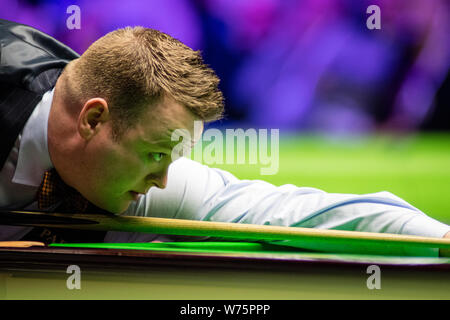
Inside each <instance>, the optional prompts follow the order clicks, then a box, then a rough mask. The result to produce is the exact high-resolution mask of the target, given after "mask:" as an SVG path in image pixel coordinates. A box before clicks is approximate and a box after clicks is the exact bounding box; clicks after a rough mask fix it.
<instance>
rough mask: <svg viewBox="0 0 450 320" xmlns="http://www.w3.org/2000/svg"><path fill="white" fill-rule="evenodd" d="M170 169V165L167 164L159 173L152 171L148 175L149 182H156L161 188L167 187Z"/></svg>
mask: <svg viewBox="0 0 450 320" xmlns="http://www.w3.org/2000/svg"><path fill="white" fill-rule="evenodd" d="M168 171H169V166H168V165H167V166H165V167H164V169H163V170H161V171H160V172H158V173H152V174H149V175H148V176H147V179H146V180H147V183H148V184H150V185H151V184H155V185H156V187H158V188H160V189H165V188H166V185H167V175H168Z"/></svg>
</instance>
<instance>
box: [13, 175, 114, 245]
mask: <svg viewBox="0 0 450 320" xmlns="http://www.w3.org/2000/svg"><path fill="white" fill-rule="evenodd" d="M36 198H37V203H38V207H39V210H45V211H47V212H57V213H85V212H91V213H107V212H106V211H105V210H102V209H100V208H98V207H96V206H94V205H93V204H92V203H90V202H89V201H88V200H87V199H86V198H84V197H83V196H82V195H81V194H80V193H79V192H78V191H76V190H75V189H73V188H71V187H69V186H68V185H67V184H65V183H64V181H62V179H61V177H60V176H59V174H58V173H57V172H56V170H55V169H51V170H49V171H46V172H45V173H44V178H43V180H42V183H41V185H40V186H39V189H38V191H37V193H36ZM105 235H106V232H105V231H89V230H72V229H58V228H51V227H34V228H33V229H32V230H31V231H30V232H29V233H28V234H26V235H25V237H23V238H22V239H21V240H24V241H40V242H44V243H45V244H50V243H76V242H78V243H82V242H85V243H86V242H103V240H104V238H105Z"/></svg>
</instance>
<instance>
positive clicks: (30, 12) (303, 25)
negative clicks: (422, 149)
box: [0, 0, 450, 133]
mask: <svg viewBox="0 0 450 320" xmlns="http://www.w3.org/2000/svg"><path fill="white" fill-rule="evenodd" d="M449 3H450V2H449V1H440V0H415V1H412V0H395V1H388V0H386V1H375V0H370V1H356V0H355V1H347V0H320V1H318V0H306V1H293V0H279V1H277V0H247V1H245V0H203V1H184V0H152V1H144V0H126V1H123V0H122V1H116V0H100V1H92V0H91V1H88V0H84V1H83V0H80V1H74V0H71V1H50V0H47V1H37V0H34V1H30V0H29V1H24V0H21V1H18V0H0V18H3V19H8V20H13V21H16V22H20V23H24V24H28V25H31V26H33V27H36V28H38V29H40V30H42V31H44V32H46V33H48V34H50V35H52V36H54V37H55V38H57V39H58V40H60V41H62V42H63V43H65V44H67V45H69V46H70V47H72V48H73V49H74V50H75V51H77V52H78V53H80V54H81V53H82V52H83V51H84V50H86V48H87V47H88V46H89V44H90V43H92V42H93V41H95V40H96V39H97V38H99V37H101V36H102V35H104V34H105V33H107V32H109V31H112V30H114V29H116V28H119V27H124V26H128V25H132V26H133V25H142V26H145V27H150V28H155V29H159V30H161V31H163V32H166V33H168V34H170V35H172V36H174V37H176V38H178V39H180V40H181V41H183V42H184V43H186V44H187V45H189V46H190V47H192V48H193V49H199V50H202V53H203V56H204V59H205V61H206V62H207V63H208V64H209V65H211V67H212V68H213V69H214V70H215V71H216V72H217V73H218V75H219V76H220V78H221V79H222V82H221V89H222V90H223V91H224V93H225V97H226V110H227V113H226V114H227V116H226V119H225V120H224V121H222V122H220V124H223V125H227V126H230V125H233V126H240V127H250V126H251V127H262V128H280V129H282V130H285V132H286V131H288V130H292V131H301V130H308V131H311V130H314V131H325V132H329V133H372V132H378V131H386V130H389V131H393V130H395V131H408V132H409V131H415V130H430V129H432V130H436V129H440V130H449V129H450V112H449V97H448V92H449V77H448V74H449V72H448V71H449V65H450V41H449V30H450V28H449V24H450V17H449V15H450V14H449ZM73 4H75V5H78V6H79V7H80V9H81V29H80V30H69V29H68V28H67V27H66V20H67V18H68V17H69V14H67V13H66V9H67V7H68V6H69V5H73ZM371 4H376V5H378V6H380V8H381V30H368V29H367V27H366V19H367V17H368V16H369V14H367V13H366V9H367V7H368V6H369V5H371ZM216 125H217V124H216Z"/></svg>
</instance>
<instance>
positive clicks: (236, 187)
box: [126, 158, 450, 256]
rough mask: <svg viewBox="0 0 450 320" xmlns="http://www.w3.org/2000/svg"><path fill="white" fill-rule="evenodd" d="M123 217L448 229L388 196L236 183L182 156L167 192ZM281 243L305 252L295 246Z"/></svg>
mask: <svg viewBox="0 0 450 320" xmlns="http://www.w3.org/2000/svg"><path fill="white" fill-rule="evenodd" d="M126 214H127V215H138V216H153V217H162V218H175V219H190V220H204V221H223V222H236V223H250V224H266V225H277V226H295V227H306V228H322V229H337V230H350V231H366V232H385V233H396V234H410V235H419V236H427V237H442V236H443V235H444V234H445V233H447V232H449V231H450V227H449V226H447V225H445V224H442V223H440V222H438V221H436V220H434V219H431V218H430V217H427V216H426V215H425V214H424V213H423V212H421V211H420V210H418V209H416V208H414V207H413V206H411V205H410V204H408V203H407V202H405V201H404V200H402V199H400V198H398V197H396V196H395V195H393V194H391V193H389V192H378V193H373V194H367V195H352V194H332V193H326V192H323V191H321V190H318V189H314V188H306V187H297V186H294V185H284V186H281V187H276V186H273V185H271V184H269V183H266V182H264V181H259V180H252V181H249V180H239V179H237V178H236V177H234V176H233V175H232V174H230V173H228V172H225V171H223V170H218V169H212V168H209V167H207V166H204V165H201V164H199V163H197V162H194V161H191V160H188V159H185V158H182V159H180V160H177V161H176V162H174V163H173V164H172V165H171V167H170V168H169V177H168V185H167V188H166V189H164V190H161V189H157V188H152V189H151V190H150V191H149V193H148V194H147V195H146V196H145V197H142V198H141V199H140V201H139V202H138V203H135V204H134V205H133V206H132V207H130V209H129V210H128V211H127V213H126ZM282 244H284V245H293V246H299V247H302V248H304V246H303V245H302V244H299V243H292V242H289V243H288V242H286V243H282ZM307 249H321V248H315V247H309V248H307ZM405 250H415V249H411V248H405ZM409 254H411V252H409ZM414 254H417V255H434V256H437V254H438V252H437V250H433V252H430V250H422V251H420V250H419V251H418V250H415V251H414Z"/></svg>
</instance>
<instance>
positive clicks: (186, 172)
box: [0, 91, 450, 256]
mask: <svg viewBox="0 0 450 320" xmlns="http://www.w3.org/2000/svg"><path fill="white" fill-rule="evenodd" d="M52 97H53V91H51V92H47V93H46V94H45V95H44V97H43V98H42V101H41V102H40V103H39V104H38V105H37V107H36V109H35V110H34V112H33V114H32V115H31V117H30V119H29V120H28V122H27V123H26V125H25V127H24V129H23V131H22V135H21V136H20V137H19V139H18V142H17V143H16V146H15V147H14V148H13V150H11V153H10V155H9V157H8V160H7V162H6V164H5V166H4V168H2V171H1V172H0V207H1V208H6V207H8V208H24V209H26V208H27V206H28V207H29V206H30V205H31V206H33V203H31V204H30V201H33V197H34V194H35V192H36V190H37V187H38V186H39V184H40V182H41V179H42V176H43V174H44V172H45V171H46V170H47V169H49V168H51V167H52V164H51V161H50V157H49V154H48V149H47V123H48V115H49V111H50V107H51V101H52ZM124 215H128V216H147V217H161V218H175V219H190V220H203V221H222V222H236V223H250V224H265V225H277V226H295V227H307V228H321V229H338V230H353V231H367V232H385V233H394V234H407V235H418V236H425V237H437V238H441V237H443V236H444V235H445V234H446V233H447V232H449V231H450V226H448V225H445V224H443V223H441V222H439V221H436V220H434V219H432V218H430V217H428V216H426V215H425V214H424V213H423V212H421V211H420V210H418V209H417V208H415V207H413V206H411V205H410V204H408V203H407V202H405V201H404V200H402V199H400V198H399V197H397V196H395V195H393V194H391V193H389V192H385V191H384V192H378V193H373V194H366V195H354V194H336V193H326V192H324V191H321V190H318V189H314V188H307V187H297V186H294V185H284V186H280V187H276V186H273V185H271V184H269V183H267V182H264V181H259V180H239V179H237V178H236V177H234V176H233V175H232V174H230V173H229V172H225V171H223V170H219V169H214V168H209V167H208V166H205V165H202V164H200V163H198V162H195V161H192V160H189V159H187V158H181V159H179V160H177V161H174V162H173V163H172V164H171V165H170V167H169V172H168V182H167V186H166V188H165V189H158V188H155V187H153V188H151V189H150V190H149V192H148V193H147V194H146V195H145V196H141V197H140V198H139V200H138V201H136V202H133V203H132V204H131V205H130V207H129V208H128V209H127V211H126V212H125V213H124ZM4 230H6V231H4ZM28 230H30V228H24V227H6V226H2V227H1V228H0V240H18V239H20V238H21V237H22V236H23V235H24V234H26V233H27V232H28ZM172 239H180V237H171V236H161V235H155V234H142V233H128V232H108V233H107V235H106V238H105V242H144V241H154V240H158V241H165V240H172ZM275 243H282V244H284V245H291V246H298V247H302V248H308V249H321V248H323V247H320V246H319V245H317V246H315V245H311V244H308V245H305V244H303V243H299V242H292V241H284V242H283V241H278V242H275ZM330 249H331V250H333V251H336V248H330ZM402 250H404V251H405V252H406V253H413V254H417V255H430V256H437V254H438V250H435V249H416V248H403V249H402ZM411 251H413V252H411ZM399 254H402V252H399Z"/></svg>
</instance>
